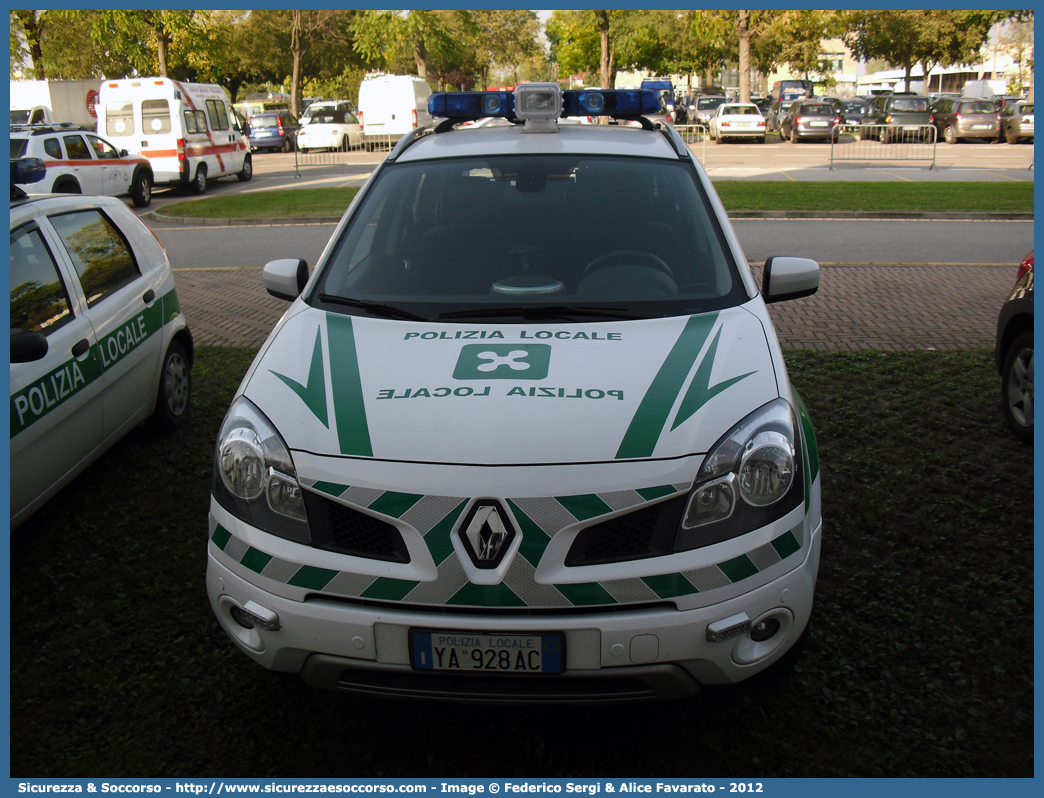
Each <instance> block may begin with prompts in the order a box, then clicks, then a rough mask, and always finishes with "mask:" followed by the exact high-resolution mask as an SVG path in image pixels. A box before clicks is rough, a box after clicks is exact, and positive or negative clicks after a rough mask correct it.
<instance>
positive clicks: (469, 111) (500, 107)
mask: <svg viewBox="0 0 1044 798" xmlns="http://www.w3.org/2000/svg"><path fill="white" fill-rule="evenodd" d="M514 110H515V98H514V95H512V94H511V93H510V92H506V91H496V92H491V91H439V92H435V93H434V94H432V95H431V96H430V97H428V113H429V114H431V115H432V116H440V117H443V118H444V119H482V118H483V117H487V116H502V117H507V118H508V119H511V118H513V117H514V115H515V114H514Z"/></svg>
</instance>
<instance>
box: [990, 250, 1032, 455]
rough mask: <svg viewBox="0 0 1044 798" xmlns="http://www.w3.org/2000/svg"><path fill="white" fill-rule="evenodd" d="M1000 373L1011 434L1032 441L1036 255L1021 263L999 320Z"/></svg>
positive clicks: (997, 358) (997, 352)
mask: <svg viewBox="0 0 1044 798" xmlns="http://www.w3.org/2000/svg"><path fill="white" fill-rule="evenodd" d="M995 357H996V362H997V370H998V371H999V372H1000V376H1001V398H1002V400H1003V406H1004V416H1005V418H1007V419H1008V424H1009V425H1010V426H1011V429H1012V431H1013V432H1014V433H1015V434H1016V435H1018V436H1019V437H1020V438H1022V440H1024V441H1026V442H1027V443H1032V442H1033V253H1032V252H1031V253H1030V254H1029V255H1027V256H1026V257H1025V259H1024V260H1023V261H1022V263H1020V264H1019V271H1018V273H1017V275H1016V280H1015V287H1014V288H1013V289H1012V292H1011V296H1009V297H1008V301H1007V302H1005V303H1004V305H1003V306H1002V307H1001V312H1000V318H999V319H998V320H997V348H996V351H995Z"/></svg>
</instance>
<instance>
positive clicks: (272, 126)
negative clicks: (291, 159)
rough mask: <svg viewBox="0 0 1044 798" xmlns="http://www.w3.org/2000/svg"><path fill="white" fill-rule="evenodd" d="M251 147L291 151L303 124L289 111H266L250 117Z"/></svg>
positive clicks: (254, 148) (253, 148)
mask: <svg viewBox="0 0 1044 798" xmlns="http://www.w3.org/2000/svg"><path fill="white" fill-rule="evenodd" d="M249 122H250V149H252V150H282V151H283V152H290V151H291V150H292V149H293V148H294V142H295V141H297V131H298V130H300V129H301V124H300V123H299V122H298V121H297V117H296V116H294V115H293V114H292V113H290V112H289V111H266V112H264V113H260V114H254V115H253V116H252V117H250V120H249Z"/></svg>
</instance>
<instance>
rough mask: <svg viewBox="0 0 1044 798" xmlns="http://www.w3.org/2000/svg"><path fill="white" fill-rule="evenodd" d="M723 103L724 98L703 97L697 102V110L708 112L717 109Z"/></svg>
mask: <svg viewBox="0 0 1044 798" xmlns="http://www.w3.org/2000/svg"><path fill="white" fill-rule="evenodd" d="M723 102H725V98H724V97H703V98H701V99H699V100H697V101H696V108H697V109H698V110H700V111H707V110H710V109H712V108H717V107H718V106H719V105H721V104H722V103H723Z"/></svg>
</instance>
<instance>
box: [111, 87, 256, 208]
mask: <svg viewBox="0 0 1044 798" xmlns="http://www.w3.org/2000/svg"><path fill="white" fill-rule="evenodd" d="M98 131H99V133H101V134H102V135H103V136H105V137H106V138H108V139H110V140H111V141H112V143H113V144H115V145H116V146H118V147H122V148H124V149H126V150H127V151H129V152H135V153H138V154H139V155H144V156H145V157H146V158H148V159H149V162H150V163H151V164H152V171H153V174H154V175H155V178H156V183H157V184H164V183H166V184H175V185H177V184H188V185H189V187H190V188H191V190H192V193H194V194H202V193H203V192H204V191H206V190H207V181H208V180H213V179H216V178H219V177H227V176H229V175H235V176H236V177H237V178H239V179H240V180H242V181H245V180H249V179H250V178H251V177H252V176H253V165H252V163H251V160H250V144H249V142H248V141H247V139H246V137H245V136H244V135H243V134H242V133H241V132H240V131H239V130H237V129H236V125H235V118H234V117H233V116H232V114H230V103H229V98H228V94H227V93H226V92H225V90H224V89H223V88H221V87H220V86H218V85H217V84H215V83H184V82H181V81H177V80H171V79H170V78H127V79H124V80H106V81H102V84H101V93H100V96H99V98H98Z"/></svg>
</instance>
